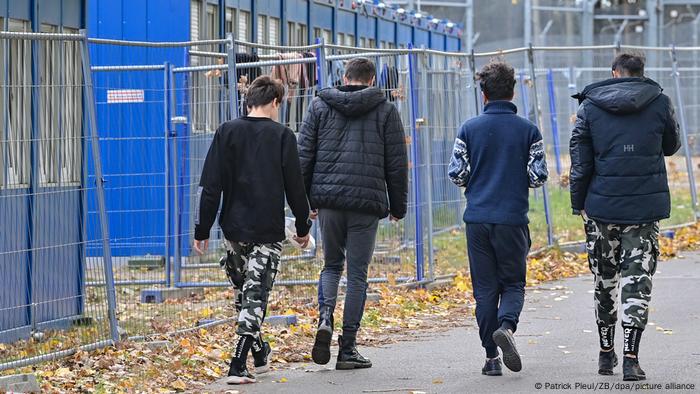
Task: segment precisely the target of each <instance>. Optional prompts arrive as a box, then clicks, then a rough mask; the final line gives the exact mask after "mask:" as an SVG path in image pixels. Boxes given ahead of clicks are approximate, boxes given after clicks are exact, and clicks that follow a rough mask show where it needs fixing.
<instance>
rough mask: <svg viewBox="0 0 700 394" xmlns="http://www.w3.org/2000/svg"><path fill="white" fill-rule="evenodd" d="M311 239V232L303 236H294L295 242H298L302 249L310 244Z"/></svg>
mask: <svg viewBox="0 0 700 394" xmlns="http://www.w3.org/2000/svg"><path fill="white" fill-rule="evenodd" d="M309 241H311V234H306V235H305V236H303V237H300V236H299V235H295V236H294V242H296V243H298V244H299V246H301V248H302V249H304V248H306V247H307V246H309Z"/></svg>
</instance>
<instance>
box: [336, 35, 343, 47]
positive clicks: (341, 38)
mask: <svg viewBox="0 0 700 394" xmlns="http://www.w3.org/2000/svg"><path fill="white" fill-rule="evenodd" d="M335 40H336V42H337V43H338V45H345V34H343V33H338V34H337V35H336V38H335Z"/></svg>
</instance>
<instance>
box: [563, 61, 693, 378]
mask: <svg viewBox="0 0 700 394" xmlns="http://www.w3.org/2000/svg"><path fill="white" fill-rule="evenodd" d="M612 74H613V78H612V79H608V80H605V81H601V82H597V83H594V84H591V85H589V86H587V87H586V88H585V89H584V90H583V92H581V93H579V94H577V95H575V96H574V98H576V99H578V100H579V103H580V106H579V109H578V113H577V117H576V124H575V128H574V130H573V133H572V136H571V142H570V151H571V174H570V182H571V183H570V188H571V206H572V208H573V211H574V214H580V215H581V216H582V217H583V219H584V222H585V229H586V244H587V249H588V261H589V265H590V268H591V271H592V273H593V274H594V277H595V305H596V320H597V323H598V334H599V339H600V347H601V350H600V354H599V358H598V373H600V374H601V375H612V373H613V368H614V367H615V366H616V365H617V355H616V354H615V351H614V344H613V339H614V337H615V325H616V322H617V294H618V283H621V284H622V285H621V287H622V288H621V291H620V294H621V303H622V308H621V310H622V328H623V331H624V341H625V342H624V347H623V350H624V359H623V360H624V361H623V379H624V380H632V381H634V380H643V379H645V378H646V374H645V373H644V371H643V370H642V369H641V368H640V366H639V360H638V359H637V354H638V352H639V341H640V339H641V335H642V331H643V330H644V328H645V327H646V324H647V318H648V307H649V301H650V300H651V286H652V280H651V278H652V275H653V274H654V272H655V270H656V264H657V259H658V256H659V246H658V234H659V220H661V219H666V218H668V217H669V216H670V213H671V196H670V194H669V189H668V180H667V177H666V164H665V161H664V156H670V155H673V154H674V153H675V152H676V151H678V149H679V148H680V146H681V143H680V138H679V133H678V123H677V122H676V119H675V115H674V110H673V105H672V104H671V100H670V99H669V98H668V96H666V95H665V94H663V93H662V89H661V87H660V86H659V85H658V84H657V83H656V82H654V81H652V80H651V79H648V78H645V77H644V58H643V56H641V55H636V54H621V55H619V56H617V57H616V58H615V61H614V62H613V65H612Z"/></svg>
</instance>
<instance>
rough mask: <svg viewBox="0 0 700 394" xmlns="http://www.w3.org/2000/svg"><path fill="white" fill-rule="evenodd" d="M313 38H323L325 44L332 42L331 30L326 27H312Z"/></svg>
mask: <svg viewBox="0 0 700 394" xmlns="http://www.w3.org/2000/svg"><path fill="white" fill-rule="evenodd" d="M314 38H323V41H324V42H325V43H326V44H332V43H333V32H332V31H330V30H326V29H321V28H318V27H315V28H314Z"/></svg>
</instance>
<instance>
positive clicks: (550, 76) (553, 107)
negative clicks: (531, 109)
mask: <svg viewBox="0 0 700 394" xmlns="http://www.w3.org/2000/svg"><path fill="white" fill-rule="evenodd" d="M547 92H548V93H549V94H548V96H549V120H550V122H551V125H552V143H553V144H554V156H555V159H556V166H557V175H561V152H560V147H559V124H558V121H557V99H556V97H555V90H554V73H553V72H552V69H551V68H550V69H548V70H547Z"/></svg>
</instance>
